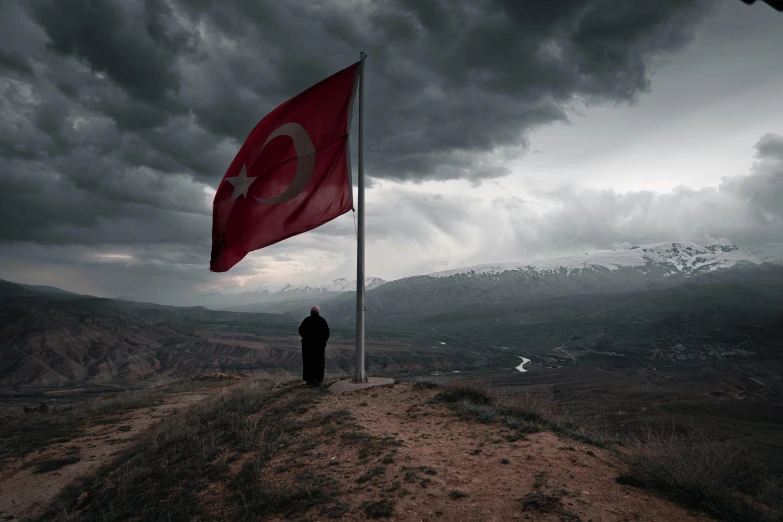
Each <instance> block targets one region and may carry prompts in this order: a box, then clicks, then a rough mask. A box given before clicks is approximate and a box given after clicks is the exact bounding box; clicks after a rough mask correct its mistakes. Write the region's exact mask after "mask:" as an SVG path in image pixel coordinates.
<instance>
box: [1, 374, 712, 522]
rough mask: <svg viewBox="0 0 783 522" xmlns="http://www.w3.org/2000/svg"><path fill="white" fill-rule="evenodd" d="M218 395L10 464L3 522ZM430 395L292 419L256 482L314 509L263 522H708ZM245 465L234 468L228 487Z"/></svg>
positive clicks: (560, 440) (214, 491) (352, 398)
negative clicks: (45, 464) (43, 465)
mask: <svg viewBox="0 0 783 522" xmlns="http://www.w3.org/2000/svg"><path fill="white" fill-rule="evenodd" d="M300 386H302V385H295V387H296V388H297V389H298V388H299V387H300ZM302 387H303V386H302ZM302 391H304V390H302ZM218 392H219V390H217V389H215V390H200V391H197V392H190V393H179V394H173V395H168V396H166V398H165V402H164V403H162V404H160V405H157V406H154V407H145V408H141V409H137V410H132V411H128V412H126V413H124V414H123V415H122V416H121V417H120V418H119V419H117V420H116V422H114V418H112V419H111V420H112V422H108V421H107V422H105V423H94V424H93V425H91V426H89V427H88V428H87V429H86V434H85V435H83V436H80V437H78V438H74V439H72V440H71V441H69V442H67V443H63V444H51V445H49V446H48V447H46V448H45V449H43V450H41V451H38V452H35V453H33V454H29V455H27V456H26V457H25V458H23V459H17V460H15V461H11V462H10V465H9V466H7V467H6V468H5V469H2V470H0V520H2V519H8V517H11V516H13V517H15V518H20V519H24V518H27V517H32V516H35V515H36V514H39V513H40V512H41V509H42V508H43V507H45V506H47V505H48V504H49V503H50V502H51V501H52V500H53V499H54V498H55V496H56V495H57V494H58V493H59V492H60V491H61V490H62V489H63V488H64V487H65V486H66V485H67V484H69V483H71V482H73V481H74V480H75V479H76V478H77V477H80V476H84V475H88V474H91V473H93V472H95V471H97V470H98V468H99V467H101V466H103V465H106V464H110V463H111V462H112V461H113V459H114V458H115V456H116V455H117V454H118V453H119V452H121V451H123V450H124V449H126V448H128V447H129V446H130V445H131V444H133V441H134V439H135V438H136V437H137V436H138V435H139V434H141V433H142V432H144V431H145V430H149V429H154V428H153V425H154V424H155V423H156V422H157V421H159V420H160V419H162V418H164V417H165V416H166V415H168V414H169V413H171V412H172V411H175V410H176V409H178V408H182V407H185V406H187V405H189V404H193V403H194V402H196V401H199V400H201V399H203V398H205V397H207V396H209V395H210V394H214V393H218ZM437 393H438V390H433V389H426V388H417V387H415V386H414V385H412V384H409V383H401V384H395V385H392V386H384V387H376V388H369V389H365V390H361V391H358V392H351V393H344V394H331V393H325V394H323V395H319V396H318V397H314V400H313V401H312V404H311V405H310V406H309V407H307V408H304V409H303V411H304V413H302V414H301V415H299V416H297V417H296V419H295V420H296V424H297V425H298V426H303V427H302V428H301V429H298V430H296V431H295V432H293V433H292V434H291V435H290V438H289V439H282V440H280V441H279V447H280V449H279V451H275V452H274V454H273V456H272V458H271V460H270V461H269V462H268V463H267V464H266V465H265V467H264V468H263V469H264V472H263V478H262V481H263V482H269V483H270V484H272V485H273V486H274V489H276V490H279V491H293V490H297V491H301V490H302V488H303V487H304V488H305V489H307V488H309V487H310V485H312V487H313V498H312V502H307V501H305V506H306V507H304V508H303V509H299V508H297V509H295V510H289V511H286V509H285V507H284V506H283V508H282V509H281V510H280V511H278V513H280V514H279V515H275V516H270V517H268V518H264V520H275V521H278V520H279V521H282V520H296V521H298V522H300V521H310V522H312V521H316V520H317V521H321V520H324V521H326V520H336V519H339V520H367V519H368V518H382V519H387V520H406V521H453V520H459V521H463V520H464V521H485V522H490V521H515V520H518V521H524V520H533V521H571V522H575V521H582V522H588V521H593V522H604V521H606V522H613V521H618V522H619V521H637V520H638V521H646V522H653V521H657V522H676V521H706V520H709V519H708V518H707V517H704V516H702V515H700V514H696V513H689V512H687V511H686V510H685V509H683V508H681V507H679V506H677V505H674V504H672V503H670V502H668V501H666V500H663V499H661V498H658V497H656V496H653V495H651V494H649V493H647V492H645V491H642V490H639V489H635V488H632V487H628V486H622V485H619V484H618V483H617V482H616V478H617V477H618V476H619V475H620V474H621V473H622V472H623V471H624V469H623V465H622V464H621V463H620V462H619V461H618V459H617V457H616V456H615V455H614V454H613V453H612V452H610V451H608V450H602V449H599V448H596V447H593V446H590V445H587V444H583V443H579V442H576V441H574V440H571V439H569V438H567V437H563V436H560V435H556V434H553V433H549V432H544V433H535V434H529V435H526V436H520V434H519V433H517V432H514V431H513V430H511V429H508V428H505V427H503V426H502V425H499V424H481V423H478V422H476V421H472V420H462V419H460V418H459V417H458V416H457V415H456V414H455V413H454V411H452V410H451V409H450V408H449V407H448V406H446V405H443V404H440V403H438V402H435V401H433V400H432V399H433V397H434V396H435V395H436V394H437ZM276 444H277V443H276ZM68 455H77V456H78V461H76V462H75V463H72V464H69V465H67V466H64V467H62V468H60V469H57V470H54V471H51V472H46V473H34V470H35V467H36V466H35V465H36V463H37V462H41V461H44V460H46V459H51V458H54V457H56V458H62V457H63V456H68ZM246 458H247V455H244V456H242V457H241V458H239V459H238V460H236V461H234V462H232V463H231V465H230V468H231V472H230V473H229V475H230V476H237V475H238V473H239V470H240V468H241V467H242V466H243V465H244V463H245V460H246ZM303 485H304V486H303ZM230 496H231V491H229V489H228V488H227V486H226V482H225V481H216V482H215V483H214V484H213V485H212V486H211V487H209V488H206V489H205V490H203V491H201V492H200V494H199V500H200V504H202V505H203V508H204V509H203V511H202V513H201V518H199V520H202V519H203V520H216V519H217V520H230V519H231V517H232V513H235V512H236V511H235V510H233V508H232V507H231V506H230V505H229V499H230ZM300 502H301V499H300ZM284 503H285V502H283V504H284Z"/></svg>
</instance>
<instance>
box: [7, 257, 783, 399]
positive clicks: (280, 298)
mask: <svg viewBox="0 0 783 522" xmlns="http://www.w3.org/2000/svg"><path fill="white" fill-rule="evenodd" d="M369 283H370V284H368V285H367V314H366V321H367V325H368V329H367V336H368V346H371V345H372V346H374V348H373V349H372V350H370V352H369V353H371V354H372V355H371V356H370V357H369V358H368V365H369V366H368V370H371V369H372V370H386V371H389V370H390V369H392V368H406V369H414V368H419V369H424V368H428V367H430V368H448V367H452V368H455V369H460V368H475V367H484V368H488V367H494V366H497V365H500V366H502V367H505V365H508V364H510V362H513V358H511V359H509V358H510V357H512V356H511V355H509V354H513V353H516V354H525V355H526V356H527V357H528V358H530V359H534V360H535V362H536V363H537V364H554V365H555V366H557V365H561V364H570V362H569V361H574V360H575V359H574V357H577V355H575V354H577V353H578V354H581V355H579V357H583V356H584V357H587V359H584V360H588V359H589V360H593V359H595V358H596V357H598V358H599V359H600V358H601V357H610V360H609V362H606V361H604V362H602V363H601V364H616V363H617V361H620V360H622V361H625V363H624V364H631V363H630V359H628V358H626V359H618V358H617V356H616V355H614V354H616V353H625V354H636V355H633V356H634V357H637V356H638V357H642V359H641V360H644V361H647V359H645V358H649V356H651V354H652V353H653V352H656V353H660V354H663V355H661V356H662V357H663V356H665V357H667V358H669V359H671V360H679V359H682V358H683V357H691V358H693V357H695V358H697V359H698V358H699V357H702V356H706V355H705V354H709V353H713V352H714V353H715V354H717V355H715V356H716V357H724V356H730V355H731V354H735V355H737V354H740V355H742V354H743V353H745V352H747V353H751V352H752V353H757V354H760V353H762V352H763V353H767V354H774V353H775V347H776V346H778V344H777V343H778V342H779V340H780V339H781V338H783V334H781V322H780V321H781V320H783V319H781V317H782V316H781V313H783V246H781V245H775V244H768V245H762V246H758V247H752V248H737V247H736V246H733V245H713V246H706V247H705V246H699V245H695V244H691V243H659V244H651V245H640V246H638V247H633V248H629V249H626V250H616V251H600V252H588V253H586V254H583V255H578V256H570V257H563V258H557V259H551V260H544V261H537V262H533V263H505V264H494V265H482V266H476V267H468V268H463V269H458V270H450V271H446V272H438V273H434V274H429V275H422V276H415V277H407V278H403V279H399V280H396V281H391V282H386V283H384V282H383V281H382V280H379V279H374V280H372V281H370V282H369ZM376 285H377V286H376ZM352 286H354V285H353V283H352V282H350V281H344V280H343V281H338V282H335V283H334V284H331V285H328V286H324V287H295V286H284V287H281V288H277V289H272V290H270V289H268V288H264V289H254V290H244V291H242V292H238V293H236V294H232V295H233V296H234V298H236V296H238V295H239V296H242V298H243V299H245V301H244V302H245V303H251V304H247V305H236V308H237V309H238V310H222V311H221V310H212V309H209V308H206V307H204V306H191V307H186V308H183V307H173V306H166V305H160V304H152V303H143V302H134V301H126V300H117V299H103V298H96V297H92V296H83V295H78V294H72V293H68V292H64V291H62V290H59V289H57V288H52V287H40V286H34V285H20V284H16V283H10V282H5V281H0V388H6V389H8V388H9V387H11V388H14V389H19V387H20V386H38V387H41V386H64V385H73V384H75V383H82V382H85V383H112V382H129V381H134V380H138V379H142V380H150V379H159V378H168V377H182V376H189V375H198V374H200V373H204V372H209V371H213V372H214V371H220V372H227V373H252V372H257V371H266V372H283V373H290V372H296V371H298V370H297V368H298V367H299V366H298V365H299V364H300V362H299V355H298V350H299V348H298V336H297V334H296V326H297V325H298V323H299V321H300V320H301V318H302V317H304V316H306V315H307V314H308V312H309V307H310V306H311V304H312V303H313V300H314V296H315V297H317V298H318V299H319V300H318V302H319V303H320V305H321V308H322V311H323V314H324V316H325V317H326V318H327V319H328V320H329V323H330V325H331V326H332V327H333V332H334V339H333V340H330V346H332V351H331V352H330V353H331V354H332V355H331V356H330V357H332V359H330V361H328V363H327V364H328V365H330V366H329V367H330V368H331V369H332V370H338V369H339V370H341V371H348V370H350V367H351V364H352V362H351V361H352V359H351V353H350V352H351V350H352V349H353V348H352V346H353V345H352V343H353V341H352V339H353V335H354V334H353V322H354V318H355V297H354V293H353V292H352V291H351V290H352V288H351V287H352ZM264 299H266V301H265V302H263V300H264ZM234 302H235V303H236V302H242V301H234ZM252 303H255V304H252ZM250 310H252V311H254V313H248V312H249V311H250ZM265 311H266V312H274V313H259V312H265ZM673 346H681V348H677V349H676V350H675V349H674V348H672V347H673ZM715 346H719V348H714V347H715ZM738 346H740V347H745V346H750V347H755V348H753V350H751V351H748V350H746V348H736V350H740V351H736V350H735V348H733V347H738ZM705 347H709V348H705ZM553 348H555V351H554V352H553V351H552V350H553ZM566 349H567V350H568V351H569V353H568V355H567V358H566V359H565V362H564V361H563V360H561V356H562V355H563V353H561V352H562V350H566ZM558 350H559V351H558ZM682 350H685V351H684V352H682ZM705 350H706V351H705ZM715 350H718V351H717V352H715ZM558 354H559V355H558ZM601 354H604V355H601ZM605 354H609V355H605ZM727 354H728V355H727ZM624 357H630V355H626V356H624ZM743 357H744V355H743ZM590 358H593V359H590ZM667 360H668V359H667ZM648 362H649V361H648ZM517 363H518V361H517ZM634 364H636V363H634ZM645 364H647V363H645Z"/></svg>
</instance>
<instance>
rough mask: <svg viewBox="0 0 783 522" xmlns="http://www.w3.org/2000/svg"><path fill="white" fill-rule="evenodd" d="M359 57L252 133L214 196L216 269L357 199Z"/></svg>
mask: <svg viewBox="0 0 783 522" xmlns="http://www.w3.org/2000/svg"><path fill="white" fill-rule="evenodd" d="M358 74H359V63H355V64H353V65H351V66H350V67H347V68H346V69H343V70H342V71H340V72H338V73H337V74H334V75H332V76H330V77H329V78H327V79H325V80H323V81H321V82H320V83H318V84H316V85H314V86H312V87H310V88H309V89H307V90H306V91H304V92H303V93H301V94H299V95H297V96H296V97H294V98H291V99H290V100H288V101H286V102H284V103H283V104H282V105H280V106H278V107H277V108H276V109H275V110H273V111H272V112H270V113H269V114H268V115H267V116H266V117H265V118H264V119H263V120H261V121H260V122H259V123H258V125H256V126H255V128H254V129H253V131H252V132H251V133H250V136H248V138H247V140H245V143H244V144H243V145H242V147H241V148H240V149H239V152H238V153H237V155H236V157H235V158H234V161H233V162H231V166H229V167H228V170H227V171H226V174H225V175H224V176H223V180H222V181H221V182H220V185H219V186H218V189H217V193H216V194H215V200H214V202H213V204H212V207H213V208H212V259H211V261H210V264H209V269H210V270H212V271H213V272H225V271H227V270H228V269H230V268H231V267H232V266H234V265H235V264H237V263H238V262H239V261H241V260H242V258H244V257H245V256H246V255H247V253H248V252H251V251H253V250H258V249H259V248H263V247H265V246H269V245H271V244H273V243H277V242H278V241H282V240H283V239H286V238H289V237H291V236H295V235H297V234H301V233H303V232H307V231H308V230H312V229H314V228H316V227H319V226H321V225H323V224H324V223H326V222H328V221H331V220H332V219H334V218H336V217H338V216H341V215H343V214H345V213H346V212H348V211H349V210H351V208H352V207H353V198H352V193H351V180H350V175H351V172H350V164H349V161H350V154H349V152H348V130H349V127H350V125H351V121H350V120H351V107H352V105H353V97H354V93H355V90H356V84H357V79H358Z"/></svg>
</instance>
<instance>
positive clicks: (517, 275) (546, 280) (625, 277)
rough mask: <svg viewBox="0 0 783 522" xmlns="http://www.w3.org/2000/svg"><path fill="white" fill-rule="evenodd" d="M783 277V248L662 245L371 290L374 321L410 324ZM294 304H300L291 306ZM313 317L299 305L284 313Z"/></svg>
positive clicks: (339, 312) (341, 313)
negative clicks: (566, 300)
mask: <svg viewBox="0 0 783 522" xmlns="http://www.w3.org/2000/svg"><path fill="white" fill-rule="evenodd" d="M770 271H773V272H780V271H783V245H781V244H764V245H759V246H754V247H745V248H739V247H737V246H735V245H728V244H722V245H710V246H701V245H697V244H695V243H676V242H671V243H655V244H648V245H639V246H633V247H631V248H629V249H623V250H601V251H594V252H586V253H584V254H582V255H574V256H567V257H558V258H554V259H546V260H540V261H535V262H528V263H502V264H489V265H479V266H473V267H466V268H459V269H454V270H448V271H443V272H436V273H432V274H426V275H419V276H412V277H406V278H402V279H398V280H395V281H391V282H388V283H385V284H383V285H381V286H379V287H377V288H375V289H373V290H371V291H368V292H367V296H366V302H367V315H366V317H367V321H368V322H371V323H375V324H403V323H406V322H409V321H416V320H419V319H421V318H424V317H432V316H437V315H445V314H454V313H469V312H472V311H485V310H490V309H492V310H495V309H500V308H503V307H506V308H513V307H514V306H517V305H520V304H522V303H528V302H531V301H541V300H546V299H552V298H557V297H563V296H572V295H588V294H607V293H609V294H614V293H618V294H620V293H626V292H633V291H638V290H650V289H663V288H669V287H673V286H676V285H679V284H682V283H685V282H693V283H699V282H709V281H714V280H716V279H717V280H723V279H726V278H745V277H757V276H759V275H760V274H762V273H763V274H767V273H768V272H770ZM291 304H292V305H293V304H294V303H291ZM322 308H324V310H325V311H328V312H329V314H330V315H331V317H332V318H333V319H334V320H337V321H340V322H344V323H351V322H352V321H353V317H354V315H355V312H354V309H355V304H354V302H353V297H352V296H350V295H339V296H336V297H335V298H333V299H331V300H330V301H326V302H324V303H322ZM278 309H279V310H282V311H290V312H294V313H296V314H297V315H298V314H301V313H303V312H305V310H304V308H303V307H301V306H299V307H296V306H290V307H287V306H285V304H283V305H282V306H280V307H279V308H278Z"/></svg>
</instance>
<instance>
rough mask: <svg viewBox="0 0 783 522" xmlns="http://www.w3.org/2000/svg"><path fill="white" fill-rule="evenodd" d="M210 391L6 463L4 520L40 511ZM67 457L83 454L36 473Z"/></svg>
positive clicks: (0, 498)
mask: <svg viewBox="0 0 783 522" xmlns="http://www.w3.org/2000/svg"><path fill="white" fill-rule="evenodd" d="M207 396H208V395H207V394H206V393H204V392H198V393H178V394H173V395H170V396H167V397H166V399H165V401H164V402H163V403H162V404H159V405H155V406H152V407H148V408H140V409H137V410H131V411H127V412H124V413H123V414H122V415H120V416H111V417H110V418H109V419H107V421H106V422H105V423H103V422H99V423H94V424H93V425H91V426H88V427H86V429H85V432H86V433H85V434H84V435H83V436H80V437H76V438H73V439H71V440H70V441H68V442H66V443H60V444H50V445H48V446H46V447H45V448H43V449H41V450H39V451H35V452H32V453H30V454H28V455H26V456H25V457H24V458H19V459H11V460H10V461H7V462H6V463H5V464H4V466H3V468H2V469H0V520H12V519H14V518H16V519H25V518H29V517H34V516H36V515H38V514H39V513H40V512H41V510H42V509H43V508H44V507H45V506H47V505H48V504H49V503H50V502H51V501H52V500H53V499H54V498H55V497H56V496H57V494H58V493H60V491H62V489H63V488H64V487H65V486H67V485H68V484H70V483H71V482H73V481H74V480H75V479H76V478H78V477H81V476H85V475H89V474H91V473H93V472H95V471H96V470H97V469H98V468H100V467H101V466H103V465H104V464H107V463H109V462H111V460H112V459H113V458H114V456H115V455H117V454H118V453H120V452H121V451H123V450H124V449H126V448H127V447H128V446H130V445H131V444H133V441H134V439H135V438H136V436H137V435H139V434H140V433H142V432H144V431H145V430H147V429H149V428H150V427H152V425H153V424H155V423H156V422H157V421H158V420H160V419H162V418H164V417H165V416H166V415H168V414H169V413H171V412H172V411H175V410H177V409H179V408H182V407H185V406H188V405H190V404H193V403H194V402H196V401H199V400H201V399H204V398H206V397H207ZM63 457H73V460H77V459H78V460H77V461H76V462H74V463H72V464H68V465H66V466H63V467H61V468H59V469H57V470H54V471H50V472H45V473H35V470H36V468H37V463H40V462H44V461H48V460H51V459H55V458H63Z"/></svg>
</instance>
